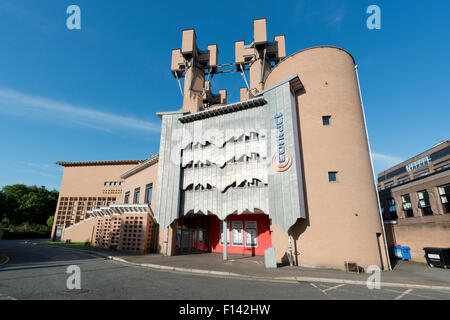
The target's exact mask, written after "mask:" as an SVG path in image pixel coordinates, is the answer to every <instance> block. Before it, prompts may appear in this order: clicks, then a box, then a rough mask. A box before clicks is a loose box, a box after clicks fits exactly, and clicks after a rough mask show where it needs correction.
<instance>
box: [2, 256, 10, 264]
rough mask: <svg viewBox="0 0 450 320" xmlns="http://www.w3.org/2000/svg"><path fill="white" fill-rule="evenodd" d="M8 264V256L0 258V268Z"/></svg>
mask: <svg viewBox="0 0 450 320" xmlns="http://www.w3.org/2000/svg"><path fill="white" fill-rule="evenodd" d="M8 262H9V257H8V256H0V266H1V265H4V264H7V263H8Z"/></svg>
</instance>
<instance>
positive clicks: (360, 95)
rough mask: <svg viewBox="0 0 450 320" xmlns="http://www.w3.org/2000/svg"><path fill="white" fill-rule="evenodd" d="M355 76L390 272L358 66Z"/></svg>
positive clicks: (390, 268)
mask: <svg viewBox="0 0 450 320" xmlns="http://www.w3.org/2000/svg"><path fill="white" fill-rule="evenodd" d="M355 74H356V81H357V82H358V92H359V100H360V102H361V111H362V115H363V120H364V128H365V130H366V141H367V148H368V149H369V157H370V167H371V169H372V176H373V184H374V186H375V193H376V194H377V204H378V213H379V215H380V222H381V230H382V232H383V239H384V249H385V254H386V260H387V264H388V268H389V270H392V266H391V261H390V260H389V251H388V246H387V241H386V232H385V230H384V222H383V215H382V214H381V206H380V196H379V194H378V189H377V184H376V183H375V171H374V169H373V159H372V151H371V149H370V142H369V132H368V131H367V123H366V114H365V112H364V104H363V99H362V94H361V86H360V84H359V75H358V65H355ZM380 258H381V261H383V260H382V259H383V257H382V256H380ZM381 268H383V264H382V265H381Z"/></svg>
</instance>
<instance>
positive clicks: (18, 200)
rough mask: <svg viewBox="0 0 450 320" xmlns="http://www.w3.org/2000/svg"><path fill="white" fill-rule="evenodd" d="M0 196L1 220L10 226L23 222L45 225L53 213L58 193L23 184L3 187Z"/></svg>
mask: <svg viewBox="0 0 450 320" xmlns="http://www.w3.org/2000/svg"><path fill="white" fill-rule="evenodd" d="M1 194H2V196H0V210H1V212H0V213H1V214H2V219H3V221H6V222H8V223H9V224H12V225H20V224H22V223H24V222H28V223H30V224H40V225H46V224H47V219H48V218H49V217H50V216H51V215H53V214H54V213H55V209H56V204H57V202H58V195H59V193H58V191H56V190H53V191H49V190H47V189H46V188H45V187H44V186H42V187H39V188H38V187H37V186H31V187H28V186H26V185H23V184H15V185H11V186H5V187H3V190H2V192H1Z"/></svg>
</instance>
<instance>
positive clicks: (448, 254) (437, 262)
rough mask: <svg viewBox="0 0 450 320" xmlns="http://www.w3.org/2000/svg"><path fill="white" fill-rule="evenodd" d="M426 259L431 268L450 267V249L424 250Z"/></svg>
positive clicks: (428, 248)
mask: <svg viewBox="0 0 450 320" xmlns="http://www.w3.org/2000/svg"><path fill="white" fill-rule="evenodd" d="M423 250H425V257H426V259H427V263H428V265H429V266H430V267H442V268H444V269H447V268H449V267H450V248H430V247H427V248H423Z"/></svg>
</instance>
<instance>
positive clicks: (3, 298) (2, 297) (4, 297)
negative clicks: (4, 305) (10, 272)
mask: <svg viewBox="0 0 450 320" xmlns="http://www.w3.org/2000/svg"><path fill="white" fill-rule="evenodd" d="M0 300H17V299H16V298H14V297H11V296H5V295H3V294H1V293H0Z"/></svg>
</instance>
